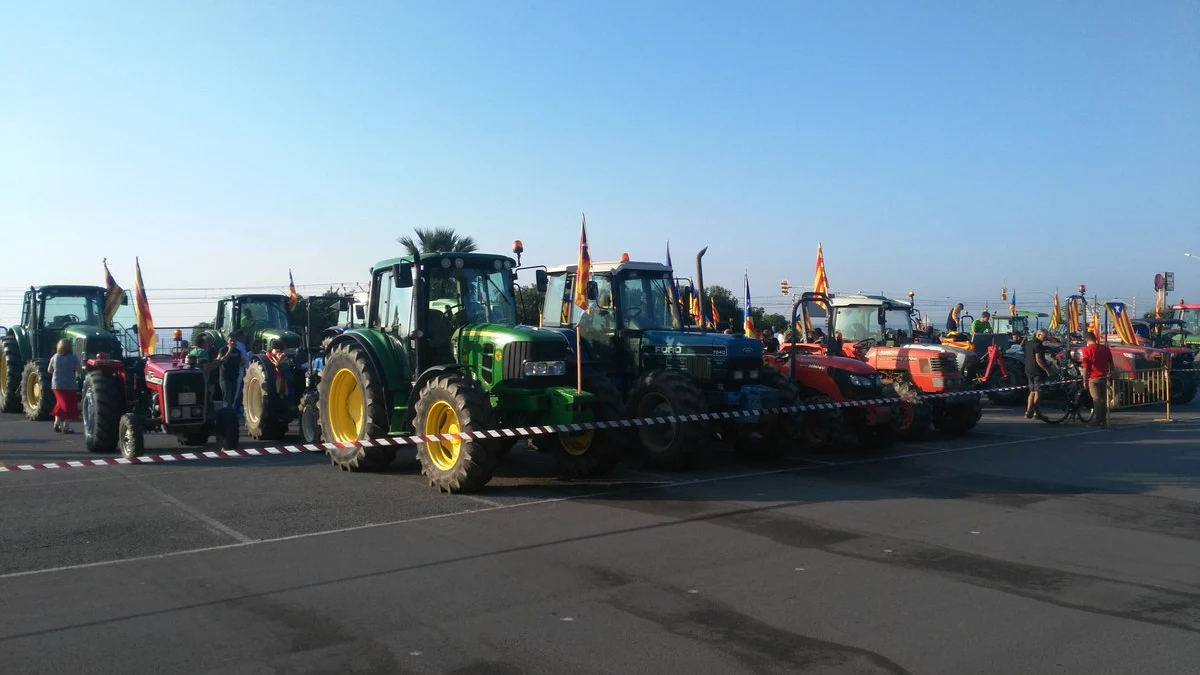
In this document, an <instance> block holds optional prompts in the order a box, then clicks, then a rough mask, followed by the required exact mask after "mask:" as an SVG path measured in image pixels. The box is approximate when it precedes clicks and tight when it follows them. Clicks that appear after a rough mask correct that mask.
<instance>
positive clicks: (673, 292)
mask: <svg viewBox="0 0 1200 675" xmlns="http://www.w3.org/2000/svg"><path fill="white" fill-rule="evenodd" d="M667 267H670V268H671V278H670V279H668V280H667V310H668V311H670V312H671V325H672V326H676V327H678V326H679V314H680V312H679V307H678V305H679V284H677V283H675V278H674V277H675V266H674V265H672V264H671V240H669V239H668V240H667Z"/></svg>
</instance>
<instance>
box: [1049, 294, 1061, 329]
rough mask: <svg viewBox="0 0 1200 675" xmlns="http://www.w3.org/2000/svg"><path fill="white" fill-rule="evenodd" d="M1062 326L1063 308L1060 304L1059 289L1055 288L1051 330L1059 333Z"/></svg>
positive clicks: (1051, 312) (1051, 311)
mask: <svg viewBox="0 0 1200 675" xmlns="http://www.w3.org/2000/svg"><path fill="white" fill-rule="evenodd" d="M1059 328H1062V308H1060V307H1059V306H1058V289H1057V288H1056V289H1054V308H1053V309H1052V310H1050V331H1051V332H1053V333H1057V332H1058V329H1059Z"/></svg>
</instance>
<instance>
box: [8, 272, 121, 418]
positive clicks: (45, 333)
mask: <svg viewBox="0 0 1200 675" xmlns="http://www.w3.org/2000/svg"><path fill="white" fill-rule="evenodd" d="M104 296H105V290H104V289H103V288H101V287H99V286H42V287H40V288H33V287H30V289H29V290H27V291H25V299H24V301H23V303H22V307H21V325H19V326H12V327H10V328H9V329H8V331H7V332H6V333H5V334H4V336H3V338H2V344H0V378H3V382H2V386H0V410H2V411H4V412H13V413H15V412H22V411H24V413H25V416H26V417H28V418H29V419H31V420H47V419H50V411H51V410H52V409H53V408H54V395H53V394H52V393H51V390H50V375H49V373H47V372H46V367H47V365H48V364H49V363H50V357H51V356H54V352H55V350H56V348H57V346H58V341H59V340H61V339H63V338H66V339H68V340H70V341H71V348H72V350H73V351H74V353H75V355H76V356H78V357H79V360H80V361H86V360H87V359H88V358H89V357H94V356H95V355H96V354H104V355H106V358H107V357H109V356H111V357H112V358H121V355H122V348H121V341H120V340H119V339H118V334H117V332H115V331H114V330H112V329H110V328H108V327H106V326H105V325H104ZM122 302H123V303H125V302H127V300H125V299H124V298H123V299H122ZM119 330H121V329H119V328H118V331H119Z"/></svg>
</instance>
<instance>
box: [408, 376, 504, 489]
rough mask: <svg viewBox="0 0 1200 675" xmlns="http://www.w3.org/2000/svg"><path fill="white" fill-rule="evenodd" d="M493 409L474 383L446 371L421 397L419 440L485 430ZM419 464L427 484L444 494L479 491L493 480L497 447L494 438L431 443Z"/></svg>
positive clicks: (489, 425) (420, 453)
mask: <svg viewBox="0 0 1200 675" xmlns="http://www.w3.org/2000/svg"><path fill="white" fill-rule="evenodd" d="M492 418H493V415H492V406H491V403H490V402H489V401H488V396H487V392H485V391H484V390H483V387H481V386H480V385H479V384H478V383H477V382H475V380H472V379H471V378H469V377H465V376H463V375H461V374H459V373H455V372H447V373H444V374H441V375H438V376H436V377H433V378H432V379H430V380H429V381H428V382H427V383H426V384H425V387H424V388H423V389H422V390H421V394H420V396H419V397H418V398H417V404H416V409H415V415H414V416H413V427H414V429H415V431H416V433H417V434H418V435H421V436H430V435H434V434H449V433H459V432H471V431H487V430H488V429H490V428H492V426H493V425H492ZM417 459H418V460H419V461H420V462H421V473H422V474H423V475H424V476H425V478H426V479H428V480H429V484H430V485H431V486H433V487H435V488H437V489H438V490H441V491H442V492H449V493H451V494H457V493H462V492H478V491H479V490H481V489H483V486H484V485H487V484H488V481H490V480H491V479H492V471H493V469H494V468H495V465H496V442H495V441H494V440H492V439H461V440H446V441H429V442H427V443H422V444H421V445H420V450H418V451H417Z"/></svg>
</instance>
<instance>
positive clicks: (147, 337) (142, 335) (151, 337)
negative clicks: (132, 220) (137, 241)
mask: <svg viewBox="0 0 1200 675" xmlns="http://www.w3.org/2000/svg"><path fill="white" fill-rule="evenodd" d="M133 260H134V265H135V268H136V270H137V275H136V276H135V277H134V280H133V283H134V295H135V300H136V302H135V303H134V310H135V311H136V312H137V332H138V344H139V345H141V348H142V353H143V354H145V355H146V356H150V355H151V354H153V353H154V345H155V344H156V343H157V342H158V335H157V334H156V333H155V332H154V317H152V316H150V300H149V299H148V298H147V297H146V286H145V284H143V283H142V263H141V261H139V260H138V259H137V258H134V259H133Z"/></svg>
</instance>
